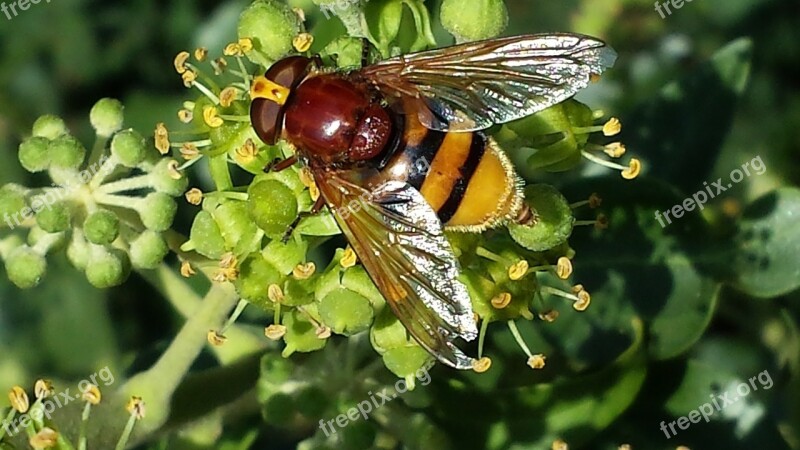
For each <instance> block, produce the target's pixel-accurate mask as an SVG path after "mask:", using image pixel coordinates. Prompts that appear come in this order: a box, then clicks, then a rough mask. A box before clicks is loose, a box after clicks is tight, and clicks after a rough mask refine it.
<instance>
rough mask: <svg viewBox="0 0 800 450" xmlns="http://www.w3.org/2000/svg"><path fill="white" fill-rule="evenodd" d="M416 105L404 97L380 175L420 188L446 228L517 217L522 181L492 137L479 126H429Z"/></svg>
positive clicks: (491, 223)
mask: <svg viewBox="0 0 800 450" xmlns="http://www.w3.org/2000/svg"><path fill="white" fill-rule="evenodd" d="M414 108H415V102H413V101H410V100H406V101H404V102H403V105H402V112H403V113H402V114H399V115H398V119H399V120H398V122H399V123H400V127H401V130H398V133H397V135H398V139H397V140H396V142H395V144H394V145H395V147H394V148H392V149H391V150H390V152H389V153H390V155H391V157H390V159H389V160H388V162H387V163H386V164H385V165H382V166H381V167H380V169H381V178H382V179H385V180H389V179H391V180H396V181H402V182H407V183H408V184H409V185H411V186H412V187H413V188H414V189H417V190H418V191H420V193H421V194H422V196H423V197H424V198H425V200H426V201H427V202H428V204H430V206H431V208H433V210H434V211H436V214H437V216H438V217H439V220H441V222H442V224H443V225H444V226H445V229H448V230H454V231H472V232H478V231H483V230H485V229H487V228H493V227H495V226H497V225H498V224H501V223H503V222H505V221H508V220H511V219H514V218H516V216H517V215H518V214H519V213H520V211H521V210H522V206H523V203H522V200H523V197H522V193H521V189H520V182H519V180H518V177H517V175H516V173H515V172H514V169H513V166H512V165H511V162H510V161H509V160H508V158H507V157H506V155H505V153H503V151H502V150H500V148H499V147H498V146H497V144H496V143H495V142H494V140H493V139H491V138H490V137H488V136H487V135H486V134H484V133H483V132H481V131H473V132H456V131H439V130H430V129H427V128H426V127H424V126H423V125H422V123H421V122H420V120H419V118H418V112H417V111H415V109H414Z"/></svg>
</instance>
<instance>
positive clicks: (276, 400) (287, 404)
mask: <svg viewBox="0 0 800 450" xmlns="http://www.w3.org/2000/svg"><path fill="white" fill-rule="evenodd" d="M296 412H297V411H296V409H295V404H294V399H293V398H292V396H291V395H289V394H286V393H283V392H278V393H276V394H274V395H272V396H270V397H269V398H267V399H266V401H265V402H264V404H263V407H262V409H261V415H262V416H263V417H264V421H266V422H267V423H269V424H272V425H278V426H279V425H285V424H288V423H289V422H291V420H292V418H294V415H295V413H296Z"/></svg>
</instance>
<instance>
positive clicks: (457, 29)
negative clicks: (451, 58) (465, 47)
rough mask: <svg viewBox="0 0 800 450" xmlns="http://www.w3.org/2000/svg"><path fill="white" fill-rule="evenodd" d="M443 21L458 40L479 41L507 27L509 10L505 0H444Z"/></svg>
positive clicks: (495, 34) (489, 37)
mask: <svg viewBox="0 0 800 450" xmlns="http://www.w3.org/2000/svg"><path fill="white" fill-rule="evenodd" d="M441 21H442V26H444V28H445V29H446V30H447V31H449V32H450V34H452V35H453V36H455V37H456V40H457V41H458V42H468V41H479V40H483V39H491V38H493V37H497V36H499V35H500V34H501V33H502V32H503V30H505V29H506V26H507V25H508V10H507V9H506V5H505V3H504V2H503V0H470V1H468V2H465V1H462V0H444V1H443V2H442V10H441Z"/></svg>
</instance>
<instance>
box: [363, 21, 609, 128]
mask: <svg viewBox="0 0 800 450" xmlns="http://www.w3.org/2000/svg"><path fill="white" fill-rule="evenodd" d="M616 58H617V54H616V52H614V50H613V49H611V48H610V47H608V46H607V45H606V44H605V43H604V42H602V41H600V40H597V39H595V38H592V37H589V36H583V35H579V34H568V33H557V34H535V35H525V36H513V37H508V38H500V39H492V40H488V41H481V42H472V43H467V44H462V45H457V46H454V47H447V48H443V49H437V50H431V51H426V52H422V53H416V54H411V55H402V56H399V57H396V58H392V59H388V60H385V61H382V62H379V63H377V64H374V65H371V66H368V67H365V68H364V69H362V70H361V72H360V73H361V74H362V75H363V76H364V77H365V78H366V79H367V80H369V81H370V82H371V83H372V84H373V85H375V86H376V87H377V89H378V90H380V91H381V92H383V93H384V94H385V95H386V96H387V97H389V98H391V97H398V96H403V95H405V96H409V95H410V96H412V97H417V98H420V99H422V100H423V101H424V102H425V103H426V104H427V105H428V108H429V109H430V111H431V112H433V117H431V115H430V114H426V115H422V114H421V115H420V117H421V120H422V122H423V124H425V125H426V126H427V127H429V128H431V129H435V130H442V131H475V130H480V129H485V128H488V127H490V126H492V125H494V124H500V123H506V122H510V121H512V120H516V119H520V118H522V117H525V116H528V115H531V114H533V113H536V112H538V111H541V110H542V109H545V108H547V107H549V106H552V105H554V104H556V103H558V102H561V101H564V100H566V99H567V98H569V97H571V96H573V95H575V94H576V93H577V92H578V91H579V90H581V89H583V88H585V87H586V86H587V85H588V84H589V82H590V80H591V78H592V76H594V75H599V74H601V73H603V72H604V71H605V70H606V69H608V68H610V67H611V66H613V65H614V62H615V60H616Z"/></svg>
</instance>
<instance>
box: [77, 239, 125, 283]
mask: <svg viewBox="0 0 800 450" xmlns="http://www.w3.org/2000/svg"><path fill="white" fill-rule="evenodd" d="M129 273H130V261H129V260H128V255H127V253H125V252H123V251H122V250H119V249H115V248H112V249H108V248H105V247H94V248H93V249H92V252H91V255H90V256H89V262H88V264H87V265H86V279H88V280H89V283H91V284H92V286H94V287H96V288H98V289H105V288H110V287H114V286H119V285H120V284H122V283H124V282H125V280H126V279H127V278H128V274H129Z"/></svg>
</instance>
